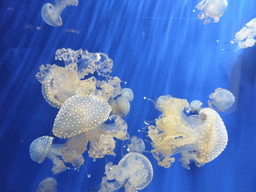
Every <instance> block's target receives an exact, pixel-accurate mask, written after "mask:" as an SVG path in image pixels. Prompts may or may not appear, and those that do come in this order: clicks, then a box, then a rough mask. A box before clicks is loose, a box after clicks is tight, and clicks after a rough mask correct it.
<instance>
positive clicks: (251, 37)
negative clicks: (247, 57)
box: [231, 18, 256, 49]
mask: <svg viewBox="0 0 256 192" xmlns="http://www.w3.org/2000/svg"><path fill="white" fill-rule="evenodd" d="M255 37H256V18H254V19H252V20H251V21H250V22H248V23H246V24H245V27H243V28H242V29H241V30H240V31H238V32H237V33H236V35H235V40H234V41H231V43H232V44H233V43H234V42H238V47H239V49H244V48H247V47H252V46H254V45H255V42H256V40H255Z"/></svg>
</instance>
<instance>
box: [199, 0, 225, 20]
mask: <svg viewBox="0 0 256 192" xmlns="http://www.w3.org/2000/svg"><path fill="white" fill-rule="evenodd" d="M227 6H228V2H227V0H202V1H201V2H200V3H199V4H198V5H197V6H196V8H197V9H198V10H200V11H201V12H200V13H199V14H198V19H204V24H205V25H206V24H208V23H209V22H210V19H209V18H212V19H213V22H214V23H217V22H218V21H219V20H220V17H221V16H222V15H223V14H224V12H225V10H226V8H227Z"/></svg>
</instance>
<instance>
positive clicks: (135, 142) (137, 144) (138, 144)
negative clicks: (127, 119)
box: [127, 136, 145, 153]
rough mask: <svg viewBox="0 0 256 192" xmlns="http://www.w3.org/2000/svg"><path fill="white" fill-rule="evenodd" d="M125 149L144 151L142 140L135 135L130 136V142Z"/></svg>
mask: <svg viewBox="0 0 256 192" xmlns="http://www.w3.org/2000/svg"><path fill="white" fill-rule="evenodd" d="M127 151H128V152H137V153H142V152H143V151H145V143H144V141H143V140H142V139H140V138H138V137H137V136H132V137H131V143H130V144H129V145H128V148H127Z"/></svg>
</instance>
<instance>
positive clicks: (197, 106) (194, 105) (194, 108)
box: [189, 100, 203, 113]
mask: <svg viewBox="0 0 256 192" xmlns="http://www.w3.org/2000/svg"><path fill="white" fill-rule="evenodd" d="M202 105H203V103H202V102H201V101H199V100H194V101H192V102H191V103H190V104H189V107H190V108H191V112H192V113H195V112H196V113H199V111H200V110H201V109H202V107H201V106H202Z"/></svg>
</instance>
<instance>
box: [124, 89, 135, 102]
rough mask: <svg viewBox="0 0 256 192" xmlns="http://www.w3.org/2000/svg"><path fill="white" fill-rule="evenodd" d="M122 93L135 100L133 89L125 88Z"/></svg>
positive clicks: (130, 99) (129, 99)
mask: <svg viewBox="0 0 256 192" xmlns="http://www.w3.org/2000/svg"><path fill="white" fill-rule="evenodd" d="M121 95H122V96H123V97H124V98H126V99H127V100H128V101H132V100H133V97H134V95H133V91H132V90H131V89H129V88H123V89H121Z"/></svg>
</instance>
